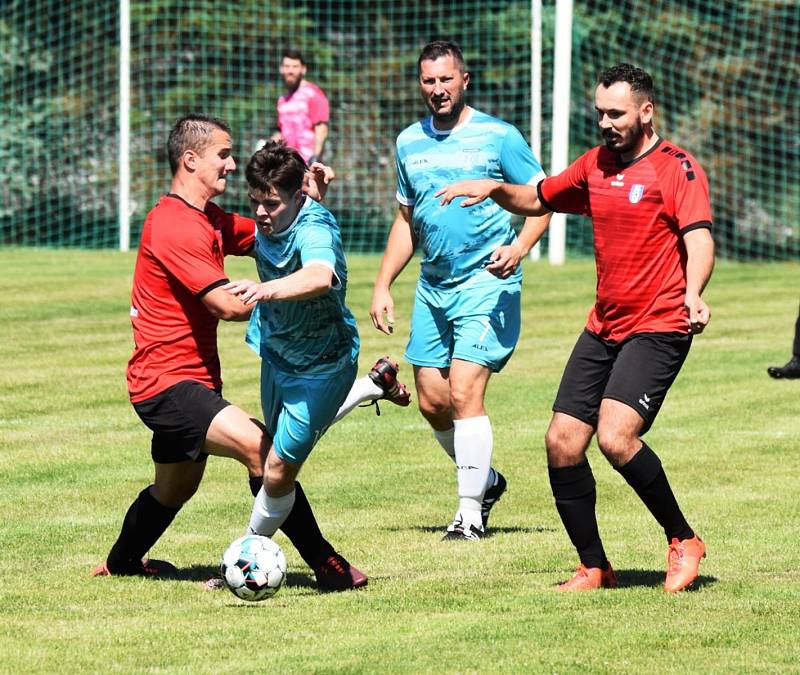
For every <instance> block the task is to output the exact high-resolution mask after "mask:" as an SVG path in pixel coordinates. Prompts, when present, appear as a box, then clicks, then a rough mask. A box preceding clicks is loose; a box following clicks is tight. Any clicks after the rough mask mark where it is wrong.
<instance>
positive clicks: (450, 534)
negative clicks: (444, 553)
mask: <svg viewBox="0 0 800 675" xmlns="http://www.w3.org/2000/svg"><path fill="white" fill-rule="evenodd" d="M484 534H485V531H484V529H483V527H482V526H481V527H476V526H475V525H472V524H469V525H466V524H465V523H464V521H463V520H462V519H461V516H458V517H456V519H455V520H454V521H453V522H452V523H450V525H449V526H448V527H447V531H446V532H445V533H444V536H443V537H442V541H480V540H481V539H483V536H484Z"/></svg>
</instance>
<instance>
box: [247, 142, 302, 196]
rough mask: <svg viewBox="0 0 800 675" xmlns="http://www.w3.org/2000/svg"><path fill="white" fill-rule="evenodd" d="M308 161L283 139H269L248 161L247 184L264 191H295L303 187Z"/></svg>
mask: <svg viewBox="0 0 800 675" xmlns="http://www.w3.org/2000/svg"><path fill="white" fill-rule="evenodd" d="M305 172H306V163H305V161H304V160H303V158H302V156H301V155H300V153H299V152H297V150H295V149H294V148H290V147H289V146H287V145H286V144H285V143H284V142H283V141H267V143H266V145H264V147H263V148H261V149H260V150H258V151H257V152H256V153H255V154H254V155H253V156H252V157H251V158H250V161H249V162H248V163H247V169H245V176H246V178H247V184H248V185H249V186H250V187H251V188H254V189H256V190H260V191H261V192H264V193H269V192H272V189H273V188H275V189H276V190H277V189H280V190H283V191H284V192H289V193H293V192H296V191H297V190H299V189H301V188H302V187H303V176H304V175H305Z"/></svg>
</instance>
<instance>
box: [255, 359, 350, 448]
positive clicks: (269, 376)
mask: <svg viewBox="0 0 800 675" xmlns="http://www.w3.org/2000/svg"><path fill="white" fill-rule="evenodd" d="M357 372H358V364H353V365H352V366H348V367H347V368H344V369H343V370H341V371H340V372H338V373H335V374H333V375H310V376H309V375H306V376H305V377H296V376H294V375H290V374H287V373H283V372H281V371H280V370H277V369H276V368H275V367H273V366H272V364H270V362H269V361H267V360H266V359H262V360H261V409H262V411H263V412H264V424H265V425H266V427H267V433H269V435H270V436H271V437H272V442H273V445H274V447H275V452H276V453H277V455H278V457H280V458H281V459H282V460H283V461H284V462H291V463H293V464H298V463H300V462H304V461H305V460H306V458H307V457H308V455H309V454H310V453H311V450H312V449H313V447H314V446H315V445H316V443H317V441H318V440H319V439H320V438H321V437H322V435H323V434H324V433H325V432H326V431H327V430H328V427H329V426H330V423H331V422H332V421H333V418H334V417H335V416H336V412H337V411H338V410H339V407H340V406H341V405H342V403H344V400H345V398H346V397H347V394H348V393H349V391H350V388H351V387H352V386H353V381H354V380H355V379H356V373H357Z"/></svg>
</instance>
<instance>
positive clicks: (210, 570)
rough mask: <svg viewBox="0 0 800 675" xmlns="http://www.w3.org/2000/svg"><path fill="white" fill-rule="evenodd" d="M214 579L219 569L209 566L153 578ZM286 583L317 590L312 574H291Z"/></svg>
mask: <svg viewBox="0 0 800 675" xmlns="http://www.w3.org/2000/svg"><path fill="white" fill-rule="evenodd" d="M212 577H219V567H218V566H213V567H211V566H209V565H192V566H190V567H183V568H181V569H179V570H177V571H176V572H175V573H174V574H169V575H168V574H164V575H161V576H157V577H152V579H153V580H154V581H199V582H206V581H208V580H209V579H211V578H212ZM286 583H287V584H290V585H291V586H299V587H301V588H313V589H315V590H316V588H317V582H316V581H315V580H314V577H313V576H311V574H306V573H303V572H289V573H288V574H287V575H286Z"/></svg>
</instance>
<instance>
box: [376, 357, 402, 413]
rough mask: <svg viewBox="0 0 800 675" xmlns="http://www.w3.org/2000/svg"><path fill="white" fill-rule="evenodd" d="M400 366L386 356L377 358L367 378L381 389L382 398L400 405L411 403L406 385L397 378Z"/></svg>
mask: <svg viewBox="0 0 800 675" xmlns="http://www.w3.org/2000/svg"><path fill="white" fill-rule="evenodd" d="M398 370H400V367H399V366H398V365H397V364H396V363H394V362H393V361H391V360H390V359H389V357H388V356H384V357H382V358H380V359H378V361H377V363H376V364H375V365H374V366H372V370H370V371H369V379H370V380H372V381H373V382H374V383H375V384H377V385H378V386H379V387H380V388H381V389H382V390H383V396H382V397H381V398H382V399H384V400H386V401H389V402H390V403H394V404H395V405H399V406H402V407H405V406H407V405H408V404H409V403H411V394H410V393H409V391H408V389H406V385H404V384H403V383H402V382H400V381H399V380H398V379H397V371H398Z"/></svg>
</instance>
